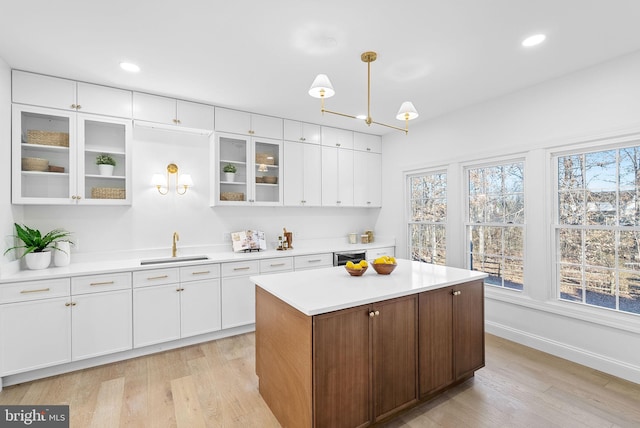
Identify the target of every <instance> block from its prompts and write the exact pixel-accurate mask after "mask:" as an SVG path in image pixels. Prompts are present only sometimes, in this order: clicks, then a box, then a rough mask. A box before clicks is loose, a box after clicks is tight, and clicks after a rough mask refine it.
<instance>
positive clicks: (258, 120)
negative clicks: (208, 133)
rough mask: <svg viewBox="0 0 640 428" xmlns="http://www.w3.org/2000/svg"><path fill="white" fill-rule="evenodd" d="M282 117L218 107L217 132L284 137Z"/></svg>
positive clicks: (274, 137)
mask: <svg viewBox="0 0 640 428" xmlns="http://www.w3.org/2000/svg"><path fill="white" fill-rule="evenodd" d="M282 126H283V125H282V119H280V118H278V117H271V116H263V115H260V114H252V113H247V112H244V111H239V110H230V109H226V108H220V107H216V127H215V130H216V131H217V132H231V133H233V134H242V135H251V136H254V137H265V138H273V139H276V140H281V139H282Z"/></svg>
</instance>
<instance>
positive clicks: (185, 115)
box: [133, 92, 215, 131]
mask: <svg viewBox="0 0 640 428" xmlns="http://www.w3.org/2000/svg"><path fill="white" fill-rule="evenodd" d="M214 111H215V108H214V107H213V106H210V105H206V104H200V103H194V102H190V101H183V100H176V99H174V98H167V97H160V96H158V95H150V94H143V93H141V92H134V93H133V118H134V119H136V120H142V121H146V122H154V123H161V124H164V125H173V126H176V127H183V128H190V129H201V130H210V131H213V127H214V122H215V121H214Z"/></svg>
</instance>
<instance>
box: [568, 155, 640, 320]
mask: <svg viewBox="0 0 640 428" xmlns="http://www.w3.org/2000/svg"><path fill="white" fill-rule="evenodd" d="M556 166H557V177H558V182H557V190H558V191H557V198H558V199H557V202H558V205H557V206H558V210H557V224H556V245H557V257H558V259H557V266H558V269H557V274H558V283H559V287H558V288H559V290H558V292H559V298H560V299H561V300H567V301H572V302H579V303H584V304H587V305H594V306H599V307H603V308H609V309H613V310H619V311H623V312H631V313H636V314H640V146H636V147H627V148H620V149H612V150H605V151H599V152H591V153H581V154H572V155H567V156H559V157H557V162H556Z"/></svg>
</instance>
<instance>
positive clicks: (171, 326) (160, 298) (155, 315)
mask: <svg viewBox="0 0 640 428" xmlns="http://www.w3.org/2000/svg"><path fill="white" fill-rule="evenodd" d="M134 287H135V284H134ZM179 288H180V284H179V283H174V284H166V285H151V286H147V287H141V288H134V289H133V347H134V348H140V347H142V346H147V345H153V344H155V343H161V342H167V341H169V340H175V339H180V294H179V292H180V291H179V290H178V289H179Z"/></svg>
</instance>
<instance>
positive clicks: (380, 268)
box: [371, 263, 398, 275]
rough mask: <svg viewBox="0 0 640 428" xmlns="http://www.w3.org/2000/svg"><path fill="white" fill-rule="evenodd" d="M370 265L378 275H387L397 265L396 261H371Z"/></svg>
mask: <svg viewBox="0 0 640 428" xmlns="http://www.w3.org/2000/svg"><path fill="white" fill-rule="evenodd" d="M371 265H372V266H373V270H375V271H376V272H378V273H379V274H380V275H389V274H390V273H391V272H393V270H394V269H395V268H396V266H398V265H397V264H396V263H393V264H391V263H371Z"/></svg>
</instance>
